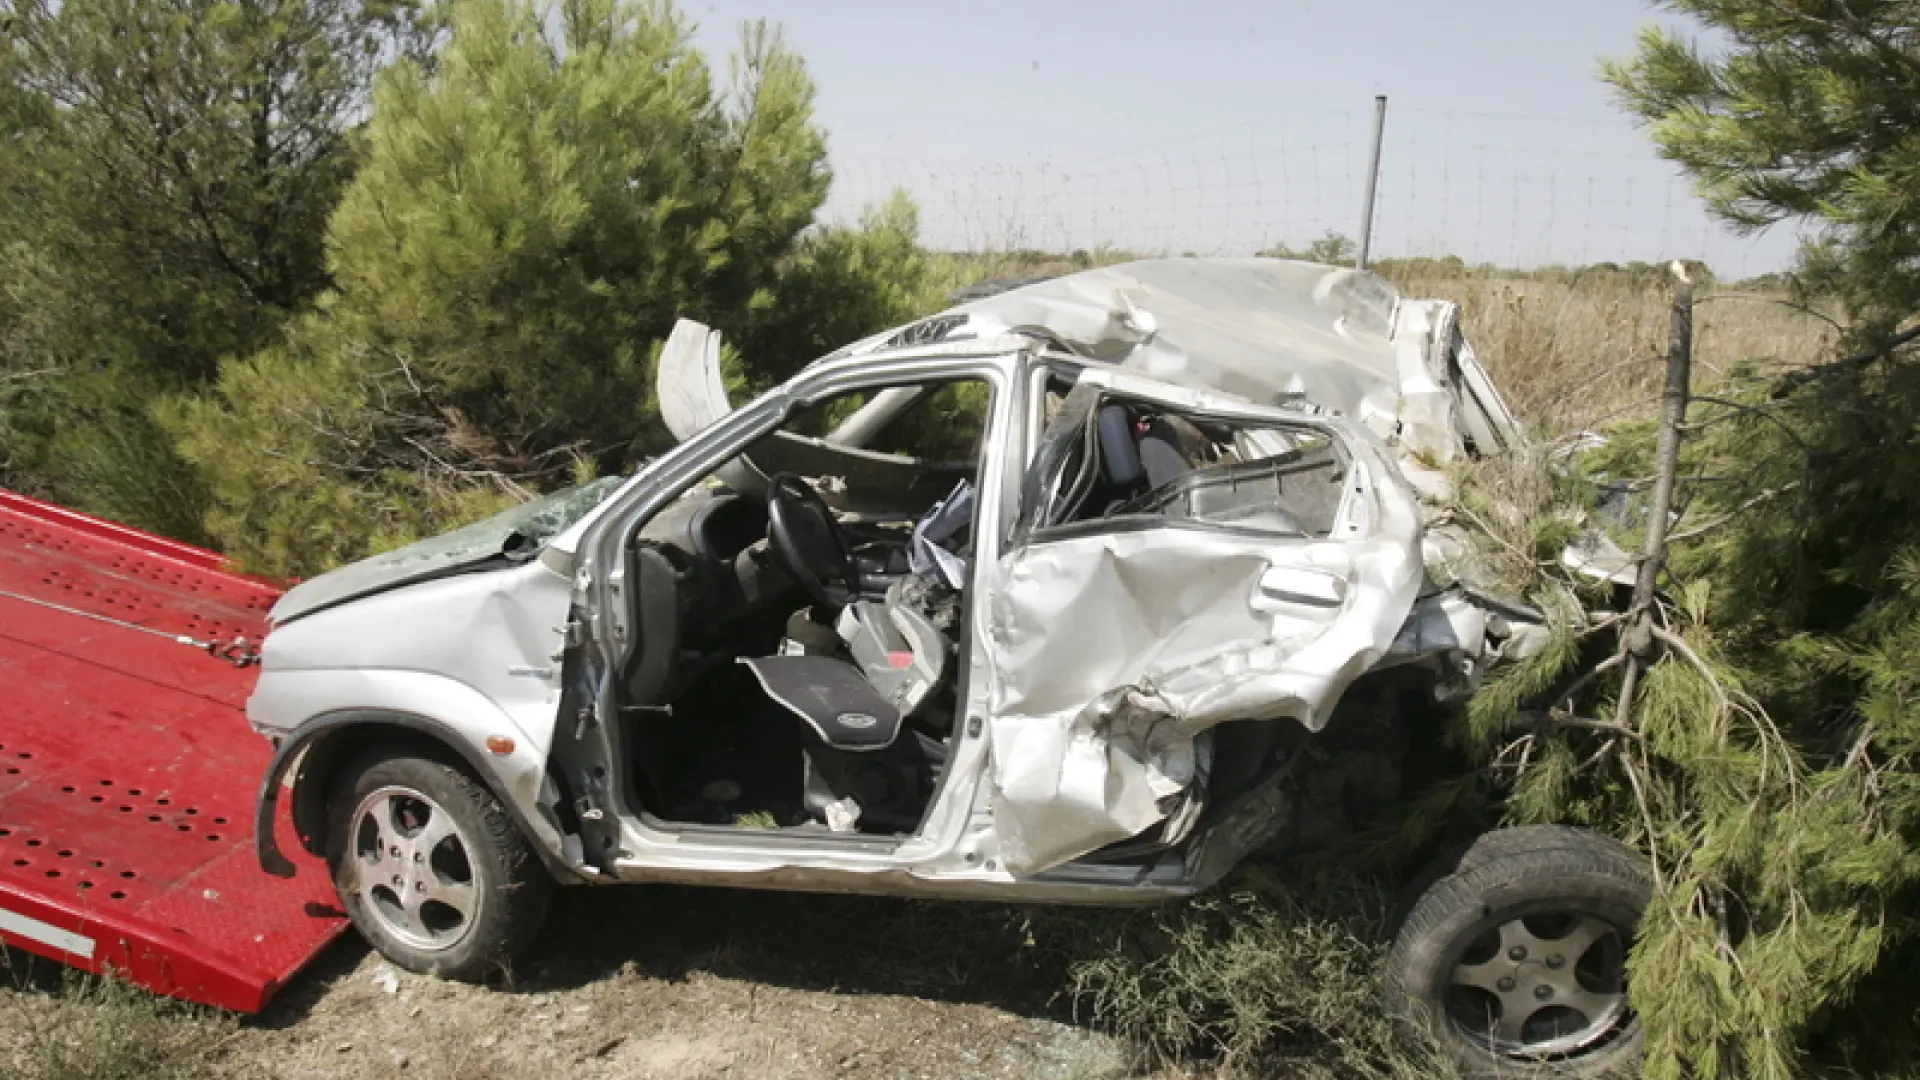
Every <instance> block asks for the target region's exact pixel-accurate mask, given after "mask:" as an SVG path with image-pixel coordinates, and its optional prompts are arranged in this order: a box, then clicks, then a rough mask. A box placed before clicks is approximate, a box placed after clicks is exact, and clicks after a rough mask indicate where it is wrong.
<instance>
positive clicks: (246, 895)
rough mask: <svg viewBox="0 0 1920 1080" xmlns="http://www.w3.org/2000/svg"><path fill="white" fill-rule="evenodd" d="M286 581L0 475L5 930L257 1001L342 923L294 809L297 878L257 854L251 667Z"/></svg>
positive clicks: (223, 999)
mask: <svg viewBox="0 0 1920 1080" xmlns="http://www.w3.org/2000/svg"><path fill="white" fill-rule="evenodd" d="M278 595H279V592H278V590H277V589H275V588H274V587H273V586H272V585H270V584H267V583H265V582H261V581H257V580H254V579H251V578H248V577H244V576H242V575H239V574H235V573H233V572H231V571H230V570H228V569H227V568H226V566H225V563H224V561H223V560H222V559H221V558H220V557H219V556H218V555H215V554H213V553H211V552H207V551H202V550H200V549H198V548H193V547H189V546H186V545H184V544H178V543H175V542H173V541H170V540H165V539H162V538H160V537H156V536H149V535H147V534H144V533H141V532H138V531H135V530H132V529H128V528H125V527H122V526H119V525H115V524H113V523H111V522H107V521H102V520H99V519H97V518H91V517H87V516H86V515H83V514H76V513H74V512H72V511H69V510H63V509H61V508H59V507H56V506H50V505H48V504H46V503H42V502H37V501H35V500H33V499H28V498H25V497H23V496H20V495H16V494H13V493H11V492H6V491H0V943H4V944H6V945H10V946H13V947H15V948H18V949H23V950H26V951H28V952H32V953H36V954H39V955H41V956H45V957H48V958H51V959H53V960H57V961H59V962H61V963H64V964H68V965H71V966H73V967H76V968H80V969H82V970H85V971H90V972H108V971H111V972H112V973H113V974H115V975H116V976H117V977H119V978H123V979H126V980H128V981H130V982H133V983H135V984H138V985H140V986H143V987H146V988H148V989H150V990H153V991H155V992H157V993H160V994H166V995H169V996H173V997H180V998H185V999H188V1000H191V1001H197V1002H201V1003H204V1004H208V1005H216V1006H219V1007H222V1008H226V1009H233V1010H237V1011H241V1012H254V1011H258V1010H259V1009H261V1008H263V1007H264V1006H265V1005H266V1003H267V1001H268V999H269V998H271V997H272V996H273V993H274V991H276V990H277V989H279V988H280V986H282V985H283V984H284V983H285V982H286V981H287V979H288V978H289V977H291V976H292V975H293V974H294V973H295V972H296V971H298V970H299V969H300V968H301V967H302V966H303V965H304V964H306V963H307V961H309V960H310V959H312V958H313V956H314V955H315V954H316V953H318V952H319V951H320V950H321V949H322V948H323V947H325V946H326V945H327V943H328V942H330V941H332V940H333V939H334V937H335V936H336V935H338V934H339V933H340V932H341V930H342V929H343V928H344V927H345V925H346V923H345V921H344V918H343V916H342V913H341V912H340V911H339V910H338V908H337V904H336V901H335V899H334V896H333V891H332V889H331V886H330V884H329V881H328V876H327V872H326V867H325V866H324V864H322V863H320V862H319V861H318V860H313V859H311V858H308V857H307V856H305V855H304V854H301V853H300V847H299V844H298V843H297V842H295V841H294V839H293V837H292V828H291V825H290V823H289V822H287V821H286V820H284V819H285V812H284V811H283V812H282V818H283V820H282V821H281V822H280V825H279V828H280V830H281V836H282V840H281V848H282V850H283V851H287V852H291V853H295V854H296V855H297V856H298V857H297V858H296V863H297V864H298V866H299V871H300V872H299V873H298V874H297V875H296V876H295V877H293V878H291V879H281V878H275V877H270V876H268V875H267V874H265V873H263V872H262V871H261V870H260V868H259V866H258V864H257V863H256V862H255V860H254V854H253V843H252V838H253V807H254V797H255V795H256V793H257V785H258V784H259V781H260V777H261V774H262V773H263V772H264V771H265V768H266V763H267V759H268V757H269V754H270V751H271V748H270V747H269V746H268V745H267V742H266V740H265V739H262V738H261V737H259V736H258V735H255V734H254V733H253V732H252V731H250V730H249V729H248V727H247V723H246V718H245V715H244V713H243V711H242V709H243V706H244V704H245V702H246V698H247V695H248V693H249V692H251V690H252V688H253V682H254V679H255V677H256V674H257V672H258V670H259V669H258V668H257V667H253V666H243V664H244V661H245V659H246V656H247V652H248V649H249V647H250V645H251V644H252V643H257V642H258V641H259V640H260V638H261V637H262V635H263V634H264V633H265V632H266V613H267V609H268V608H269V607H271V606H272V605H273V602H274V600H275V598H276V597H277V596H278ZM236 638H243V639H245V640H244V642H236V640H235V639H236ZM209 645H211V646H215V648H209V647H208V646H209ZM223 652H224V653H225V655H224V656H223V655H221V653H223ZM236 661H239V662H236ZM285 801H286V800H282V803H283V804H284V803H285Z"/></svg>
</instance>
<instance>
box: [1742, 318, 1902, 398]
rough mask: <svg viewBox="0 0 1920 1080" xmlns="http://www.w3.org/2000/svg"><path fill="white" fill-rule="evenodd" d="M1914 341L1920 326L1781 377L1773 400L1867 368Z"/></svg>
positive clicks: (1774, 385) (1776, 385) (1775, 384)
mask: <svg viewBox="0 0 1920 1080" xmlns="http://www.w3.org/2000/svg"><path fill="white" fill-rule="evenodd" d="M1914 341H1920V325H1917V326H1910V327H1908V328H1907V329H1905V330H1902V331H1900V332H1899V333H1897V334H1895V335H1893V336H1892V337H1890V338H1888V339H1886V340H1885V341H1883V342H1881V343H1880V344H1879V345H1876V346H1874V347H1873V348H1870V349H1867V350H1865V351H1863V352H1857V353H1854V354H1853V355H1852V356H1844V357H1841V358H1840V359H1838V360H1831V361H1828V362H1827V363H1824V364H1821V365H1819V366H1818V367H1810V368H1806V369H1804V370H1802V371H1793V372H1788V373H1787V374H1785V375H1783V376H1781V377H1780V381H1779V382H1777V383H1774V384H1773V394H1772V397H1773V400H1775V401H1778V400H1780V399H1781V398H1783V397H1786V396H1787V395H1789V394H1792V393H1793V392H1794V391H1796V390H1799V389H1800V388H1801V387H1804V386H1807V385H1808V384H1810V383H1815V382H1818V381H1820V380H1821V379H1824V378H1826V377H1827V376H1829V375H1836V374H1839V373H1840V372H1843V371H1852V370H1854V369H1855V368H1862V367H1865V366H1867V365H1868V364H1871V363H1873V362H1874V361H1875V360H1879V359H1881V358H1883V357H1887V356H1891V355H1893V352H1894V350H1895V349H1898V348H1900V347H1901V346H1902V345H1907V344H1911V343H1912V342H1914Z"/></svg>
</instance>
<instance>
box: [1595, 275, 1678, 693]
mask: <svg viewBox="0 0 1920 1080" xmlns="http://www.w3.org/2000/svg"><path fill="white" fill-rule="evenodd" d="M1673 276H1674V278H1675V279H1676V282H1675V285H1674V290H1673V317H1672V319H1671V322H1670V327H1669V330H1668V337H1667V384H1666V389H1665V390H1664V391H1663V392H1662V394H1661V404H1660V434H1659V440H1658V442H1657V443H1656V444H1655V446H1654V456H1653V491H1652V492H1651V494H1650V495H1649V497H1648V507H1647V540H1646V543H1645V544H1644V545H1643V546H1642V547H1641V549H1640V566H1639V572H1638V573H1637V574H1636V575H1635V577H1634V581H1633V602H1632V603H1631V604H1629V605H1628V607H1627V626H1626V629H1625V630H1624V631H1623V632H1622V633H1621V635H1620V648H1621V651H1622V652H1624V653H1625V654H1626V656H1627V669H1626V672H1625V674H1624V676H1623V677H1622V679H1621V686H1620V699H1619V703H1618V705H1617V707H1616V710H1615V713H1614V722H1615V723H1616V724H1618V725H1619V726H1621V727H1631V726H1632V721H1633V703H1634V697H1635V695H1636V693H1637V691H1638V690H1639V688H1640V673H1641V668H1642V667H1643V666H1644V663H1645V658H1646V656H1647V654H1648V652H1649V651H1650V649H1651V648H1652V646H1653V630H1654V626H1653V601H1654V594H1655V592H1656V591H1657V589H1658V586H1659V583H1660V572H1661V570H1662V569H1664V568H1665V566H1666V561H1667V530H1668V529H1669V528H1670V527H1671V525H1672V521H1671V519H1672V516H1673V489H1674V482H1675V479H1676V478H1677V477H1678V476H1679V475H1680V439H1681V436H1682V434H1683V432H1684V430H1685V428H1686V423H1687V397H1688V393H1689V391H1690V390H1691V384H1692V378H1693V280H1692V279H1691V278H1689V277H1687V272H1686V269H1685V268H1684V267H1682V266H1681V265H1680V264H1679V263H1678V262H1676V263H1674V264H1673Z"/></svg>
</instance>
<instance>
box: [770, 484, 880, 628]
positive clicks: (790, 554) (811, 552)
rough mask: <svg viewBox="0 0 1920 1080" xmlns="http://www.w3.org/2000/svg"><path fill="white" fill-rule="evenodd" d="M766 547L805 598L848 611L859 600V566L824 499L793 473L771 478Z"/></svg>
mask: <svg viewBox="0 0 1920 1080" xmlns="http://www.w3.org/2000/svg"><path fill="white" fill-rule="evenodd" d="M767 546H769V547H771V548H772V549H773V553H774V555H775V556H776V557H778V558H779V560H780V562H781V563H782V564H783V565H785V566H786V568H787V572H788V573H790V574H792V575H793V577H794V580H795V581H798V582H799V583H800V587H801V588H803V589H805V590H806V591H807V595H809V596H811V597H813V599H814V600H815V601H816V602H817V603H820V604H823V605H825V606H827V607H833V608H841V607H846V606H847V605H848V604H851V603H852V602H853V601H854V600H856V599H857V598H858V597H859V595H860V565H859V564H858V563H856V562H854V560H853V550H852V549H851V548H849V547H848V546H847V538H846V536H845V535H844V534H843V533H841V531H840V523H839V522H838V521H836V520H835V519H834V516H833V511H832V510H831V509H830V508H828V506H827V503H826V500H824V499H822V498H821V497H820V493H819V492H817V491H815V490H813V487H812V485H810V484H808V483H807V482H806V481H805V480H802V479H800V478H799V477H798V476H795V475H793V474H792V473H776V474H775V475H773V476H770V477H768V478H767Z"/></svg>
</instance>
